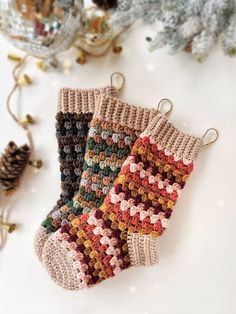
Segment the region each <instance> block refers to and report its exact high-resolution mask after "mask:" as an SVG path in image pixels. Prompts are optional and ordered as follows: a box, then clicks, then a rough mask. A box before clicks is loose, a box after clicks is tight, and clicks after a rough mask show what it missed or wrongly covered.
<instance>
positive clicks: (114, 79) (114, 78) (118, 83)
mask: <svg viewBox="0 0 236 314" xmlns="http://www.w3.org/2000/svg"><path fill="white" fill-rule="evenodd" d="M110 80H111V86H114V87H116V88H117V90H118V92H120V91H121V90H122V88H123V87H124V84H125V76H124V74H122V73H120V72H114V73H112V74H111V78H110Z"/></svg>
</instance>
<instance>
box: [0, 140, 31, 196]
mask: <svg viewBox="0 0 236 314" xmlns="http://www.w3.org/2000/svg"><path fill="white" fill-rule="evenodd" d="M29 157H30V147H29V146H28V145H27V144H25V145H22V146H20V147H18V146H17V145H16V144H15V143H14V142H9V144H8V145H7V147H6V148H5V152H4V153H3V154H2V156H1V158H0V184H1V185H2V186H4V188H5V189H4V190H5V191H6V190H13V189H15V188H16V187H17V186H18V185H19V179H20V176H21V174H22V173H23V171H24V170H25V167H26V166H27V164H28V162H29Z"/></svg>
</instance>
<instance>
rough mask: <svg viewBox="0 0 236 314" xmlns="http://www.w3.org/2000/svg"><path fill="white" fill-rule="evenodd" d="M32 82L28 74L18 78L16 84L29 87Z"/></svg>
mask: <svg viewBox="0 0 236 314" xmlns="http://www.w3.org/2000/svg"><path fill="white" fill-rule="evenodd" d="M32 83H33V81H32V80H31V78H30V77H29V75H28V74H24V75H23V76H22V77H20V78H19V80H18V84H19V85H21V86H26V85H30V84H32Z"/></svg>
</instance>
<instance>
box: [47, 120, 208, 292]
mask: <svg viewBox="0 0 236 314" xmlns="http://www.w3.org/2000/svg"><path fill="white" fill-rule="evenodd" d="M100 124H101V122H100ZM127 126H128V124H127ZM201 146H202V139H201V138H198V137H194V136H190V135H187V134H184V133H182V132H180V131H179V130H178V129H176V128H175V127H174V126H173V125H172V124H171V123H170V122H168V120H167V119H166V118H165V117H164V116H162V115H159V114H158V115H157V116H156V117H155V118H154V119H153V120H152V122H151V123H150V124H149V126H148V127H147V129H146V130H145V131H144V132H143V133H142V134H141V135H140V137H139V138H138V139H137V140H136V142H135V144H134V146H133V148H132V151H131V154H130V156H129V157H128V158H127V159H126V161H125V163H124V164H123V166H122V169H121V172H120V174H119V176H118V178H117V179H116V180H115V182H114V185H113V187H112V189H111V190H110V192H109V193H108V195H107V196H106V198H105V200H104V202H103V204H102V205H101V206H100V208H99V209H94V210H92V211H90V212H89V213H84V214H83V215H81V216H80V217H76V218H74V219H73V220H72V221H71V223H70V224H66V225H64V226H63V227H62V228H61V229H60V230H58V231H57V232H56V233H54V234H53V235H52V236H51V237H50V239H49V240H48V241H47V243H46V245H45V249H44V252H43V260H44V264H45V265H46V267H47V270H48V272H49V273H50V275H51V277H52V278H53V279H54V280H55V281H56V282H57V283H58V284H59V285H61V286H62V287H64V288H67V289H73V290H76V289H82V288H85V287H90V286H93V285H95V284H97V283H99V282H101V281H103V280H105V279H107V278H109V277H112V276H114V275H116V274H117V273H119V272H120V271H121V270H123V269H126V268H129V267H130V266H132V265H134V266H136V265H150V264H152V263H153V261H156V260H157V256H156V255H157V251H156V241H157V238H158V237H159V236H161V235H162V234H163V232H164V230H165V229H166V228H167V226H168V225H169V219H170V216H171V213H172V211H173V207H174V205H175V203H176V201H177V199H178V196H179V194H180V192H181V190H182V189H183V187H184V185H185V182H186V180H187V178H188V176H189V174H190V173H191V172H192V170H193V161H194V160H195V159H196V157H197V154H198V151H199V149H200V148H201Z"/></svg>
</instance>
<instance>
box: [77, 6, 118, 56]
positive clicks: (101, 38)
mask: <svg viewBox="0 0 236 314" xmlns="http://www.w3.org/2000/svg"><path fill="white" fill-rule="evenodd" d="M112 39H113V28H112V24H111V19H110V16H109V14H108V13H107V12H105V11H103V10H101V9H98V8H97V7H90V8H88V9H86V10H85V12H84V15H83V17H82V19H81V26H80V28H79V31H78V37H77V39H76V40H75V46H77V47H78V48H81V49H83V50H84V51H86V52H88V53H89V54H91V55H95V56H100V55H103V54H104V53H105V52H106V51H107V50H108V48H109V46H110V44H111V42H112Z"/></svg>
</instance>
